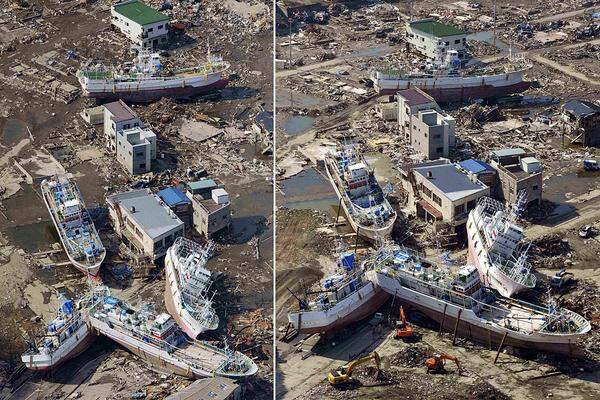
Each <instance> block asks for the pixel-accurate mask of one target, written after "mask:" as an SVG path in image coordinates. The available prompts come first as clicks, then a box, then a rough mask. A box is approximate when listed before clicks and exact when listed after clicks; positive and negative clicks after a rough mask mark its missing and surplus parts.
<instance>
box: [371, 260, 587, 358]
mask: <svg viewBox="0 0 600 400" xmlns="http://www.w3.org/2000/svg"><path fill="white" fill-rule="evenodd" d="M366 275H367V279H369V280H371V281H372V282H373V283H375V284H376V285H377V286H379V287H381V288H382V289H383V290H385V291H386V292H387V293H389V294H391V295H395V296H396V297H397V298H398V299H399V300H400V301H401V302H404V303H406V304H408V305H410V306H412V307H414V308H416V309H418V310H420V311H421V312H423V313H424V314H426V315H428V316H429V317H431V318H432V319H434V320H435V321H437V322H438V323H442V325H443V328H444V329H446V331H450V332H452V331H453V330H454V329H455V328H456V329H457V334H458V335H459V336H462V337H467V338H469V339H472V340H476V341H478V342H481V343H484V344H488V345H489V346H490V347H491V346H492V345H494V346H497V345H499V344H500V342H501V341H502V338H503V337H504V336H505V335H506V338H505V340H504V344H505V345H509V346H515V347H521V348H529V349H536V350H541V351H548V352H554V353H561V354H567V355H569V356H583V350H582V349H581V348H580V347H579V346H578V345H577V341H578V340H579V339H580V338H581V337H582V336H583V335H584V334H585V333H580V334H551V333H541V332H533V333H532V332H526V331H515V330H510V329H507V328H504V327H501V326H498V325H496V324H493V323H491V322H490V321H489V320H485V319H482V318H479V317H478V316H477V315H476V314H475V313H474V312H473V310H471V309H468V308H463V307H459V306H458V305H456V304H454V303H450V302H445V301H442V300H441V299H438V298H436V297H433V296H429V295H426V294H424V293H421V292H419V291H416V290H413V289H410V288H407V287H405V286H402V285H401V284H400V282H398V280H397V279H395V278H392V277H390V276H387V275H385V274H383V273H381V272H377V271H375V270H371V271H368V272H367V273H366ZM460 310H462V311H460ZM459 312H460V317H459ZM457 320H458V324H457Z"/></svg>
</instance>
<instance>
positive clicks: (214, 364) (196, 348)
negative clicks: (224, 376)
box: [175, 343, 227, 371]
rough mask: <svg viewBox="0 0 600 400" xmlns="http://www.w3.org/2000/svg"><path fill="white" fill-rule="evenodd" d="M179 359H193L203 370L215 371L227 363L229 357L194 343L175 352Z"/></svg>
mask: <svg viewBox="0 0 600 400" xmlns="http://www.w3.org/2000/svg"><path fill="white" fill-rule="evenodd" d="M175 354H176V355H177V356H178V357H181V358H183V359H191V360H192V361H193V362H194V363H196V364H198V365H200V366H201V368H202V369H205V370H208V371H214V370H216V369H217V368H219V367H220V366H221V364H223V363H224V362H225V361H227V356H226V355H225V354H223V353H220V352H217V351H214V350H209V349H206V348H204V347H202V346H200V345H196V344H194V343H187V344H183V345H181V347H180V348H179V349H177V350H176V351H175Z"/></svg>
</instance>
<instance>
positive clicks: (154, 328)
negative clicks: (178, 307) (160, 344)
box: [148, 313, 175, 340]
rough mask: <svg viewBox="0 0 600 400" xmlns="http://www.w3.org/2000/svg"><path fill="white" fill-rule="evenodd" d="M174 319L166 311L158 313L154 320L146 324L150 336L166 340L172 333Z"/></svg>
mask: <svg viewBox="0 0 600 400" xmlns="http://www.w3.org/2000/svg"><path fill="white" fill-rule="evenodd" d="M174 327H175V321H173V318H171V316H170V315H169V314H167V313H162V314H158V315H157V316H156V318H154V321H152V322H151V323H150V324H149V325H148V329H150V333H151V334H152V336H154V337H155V338H158V339H162V340H166V339H167V338H168V337H169V336H171V334H172V333H173V330H174Z"/></svg>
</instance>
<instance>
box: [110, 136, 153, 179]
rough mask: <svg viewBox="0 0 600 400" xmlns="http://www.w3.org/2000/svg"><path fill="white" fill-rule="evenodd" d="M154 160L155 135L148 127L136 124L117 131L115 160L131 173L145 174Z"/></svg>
mask: <svg viewBox="0 0 600 400" xmlns="http://www.w3.org/2000/svg"><path fill="white" fill-rule="evenodd" d="M152 160H156V135H155V134H154V132H152V130H150V129H149V128H142V127H140V126H136V127H134V128H129V129H124V130H120V131H117V161H119V162H120V163H121V164H122V165H123V166H124V167H125V169H127V171H129V173H130V174H131V175H136V174H145V173H146V172H150V170H151V169H152Z"/></svg>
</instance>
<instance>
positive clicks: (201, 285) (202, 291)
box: [165, 237, 219, 339]
mask: <svg viewBox="0 0 600 400" xmlns="http://www.w3.org/2000/svg"><path fill="white" fill-rule="evenodd" d="M213 248H214V243H213V242H209V243H208V244H207V245H206V246H205V247H202V246H200V245H199V244H198V243H196V242H194V241H191V240H189V239H185V238H182V237H180V238H177V240H176V241H175V243H174V244H173V246H171V247H170V248H169V249H168V250H167V255H166V257H165V278H166V279H165V305H166V307H167V310H168V311H169V313H170V314H171V315H172V316H173V318H174V319H175V321H177V324H178V325H179V326H180V327H181V329H183V331H184V332H185V333H186V334H187V335H188V336H189V337H190V338H193V339H195V338H197V337H198V335H200V334H201V333H202V332H205V331H208V330H214V329H217V328H218V327H219V316H218V315H217V313H216V312H215V310H214V308H213V305H212V304H213V303H212V297H213V295H211V293H210V291H209V290H210V287H211V284H212V277H211V273H210V271H209V270H208V269H206V268H205V265H206V262H207V261H208V259H209V258H210V256H211V255H212V252H213Z"/></svg>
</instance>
